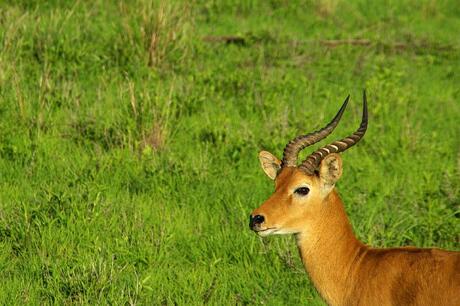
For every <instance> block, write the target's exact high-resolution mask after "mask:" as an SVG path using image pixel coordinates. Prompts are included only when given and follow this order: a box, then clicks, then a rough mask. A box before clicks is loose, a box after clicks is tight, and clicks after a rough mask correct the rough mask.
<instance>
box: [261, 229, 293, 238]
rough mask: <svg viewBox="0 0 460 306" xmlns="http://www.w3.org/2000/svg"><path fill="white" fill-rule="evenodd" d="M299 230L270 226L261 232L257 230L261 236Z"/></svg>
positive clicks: (284, 233)
mask: <svg viewBox="0 0 460 306" xmlns="http://www.w3.org/2000/svg"><path fill="white" fill-rule="evenodd" d="M295 233H297V232H295V231H290V230H284V229H278V228H269V229H266V230H263V231H260V232H257V234H258V235H259V236H260V237H266V236H270V235H287V234H295Z"/></svg>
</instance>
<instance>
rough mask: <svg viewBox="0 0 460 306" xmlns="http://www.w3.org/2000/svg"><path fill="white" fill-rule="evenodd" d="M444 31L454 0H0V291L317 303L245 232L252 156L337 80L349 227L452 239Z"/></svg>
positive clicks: (34, 300) (448, 41)
mask: <svg viewBox="0 0 460 306" xmlns="http://www.w3.org/2000/svg"><path fill="white" fill-rule="evenodd" d="M458 29H460V6H458V3H457V1H455V0H452V1H442V0H426V1H415V0H413V1H401V2H400V1H373V2H372V4H369V3H368V2H367V1H340V0H321V1H282V0H273V1H263V0H251V1H243V0H226V1H212V0H209V1H204V0H199V1H198V0H197V1H192V2H189V1H182V2H179V1H155V2H152V3H151V2H150V1H146V0H137V1H132V2H130V4H128V2H123V1H58V0H54V1H25V0H23V1H13V0H10V1H2V2H1V3H0V277H1V278H2V285H1V288H0V303H1V304H30V305H38V304H42V305H43V304H45V305H46V304H93V305H95V304H115V305H120V304H150V305H152V304H154V305H175V304H177V305H200V304H205V303H209V304H213V305H235V304H246V305H252V304H266V305H324V304H323V302H322V301H321V299H320V297H319V295H318V294H317V293H316V291H315V289H314V288H313V287H312V285H311V283H310V282H309V279H308V277H307V275H306V274H305V272H304V270H303V266H302V264H301V262H300V260H299V256H298V254H297V250H296V246H295V242H294V239H293V237H269V238H265V239H261V238H259V237H257V236H256V235H255V234H254V233H252V232H251V231H250V230H249V228H248V217H249V213H250V212H251V211H252V209H254V208H256V207H258V206H259V205H260V203H261V202H263V201H264V200H265V199H266V198H267V197H268V196H269V195H270V193H271V192H272V189H273V186H272V182H271V181H270V180H268V179H267V178H266V177H265V175H264V174H263V172H262V170H261V169H260V168H259V162H258V160H257V154H258V152H259V151H260V150H261V149H266V150H269V151H271V152H273V153H275V154H277V155H278V156H281V153H282V150H283V148H284V145H285V144H286V143H287V141H289V140H290V139H291V138H293V137H294V136H296V135H298V134H300V133H304V132H308V131H311V130H313V129H316V128H318V127H320V126H322V125H324V124H325V123H327V122H328V121H329V119H330V118H331V117H332V116H333V115H334V114H335V112H336V110H337V109H338V108H339V107H340V105H341V103H342V102H343V100H344V99H345V97H346V96H347V95H348V94H349V93H350V94H351V95H352V100H351V103H350V104H349V106H348V110H347V112H346V113H345V115H344V117H343V119H342V123H341V125H340V126H339V127H338V128H337V129H336V132H335V133H334V137H336V138H338V137H343V136H345V135H347V134H348V133H350V132H352V131H354V130H355V129H356V128H357V127H358V125H359V121H360V115H361V114H360V112H361V91H362V89H363V88H366V89H367V93H368V100H369V111H370V124H369V129H368V132H367V134H366V136H365V138H364V140H363V141H362V142H360V143H359V145H357V146H356V147H353V148H352V149H350V150H349V151H347V152H346V153H344V154H343V155H342V157H343V160H344V175H343V177H342V179H341V180H340V182H339V184H338V189H339V191H340V193H341V196H342V198H343V200H344V202H345V204H346V209H347V212H348V214H349V216H350V219H351V221H352V223H353V226H354V229H355V232H356V234H357V236H358V237H359V238H360V239H361V240H363V241H364V242H365V243H367V244H371V245H373V246H380V247H385V246H399V245H416V246H421V247H422V246H423V247H428V246H438V247H442V248H448V249H454V250H455V249H456V250H458V249H460V222H459V218H460V140H459V139H460V135H459V134H460V127H459V122H460V86H459V84H460V73H459V65H460V36H459V35H458V33H459V32H458ZM332 138H333V137H330V138H328V140H331V139H332ZM321 144H323V143H321ZM309 152H310V151H309V150H306V152H304V154H303V155H302V157H303V156H305V155H306V154H308V153H309Z"/></svg>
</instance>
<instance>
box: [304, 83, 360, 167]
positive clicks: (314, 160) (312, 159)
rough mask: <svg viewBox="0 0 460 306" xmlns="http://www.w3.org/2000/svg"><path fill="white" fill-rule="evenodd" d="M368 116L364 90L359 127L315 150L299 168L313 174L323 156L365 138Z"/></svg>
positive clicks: (348, 146)
mask: <svg viewBox="0 0 460 306" xmlns="http://www.w3.org/2000/svg"><path fill="white" fill-rule="evenodd" d="M367 118H368V116H367V98H366V91H363V117H362V119H361V125H360V126H359V129H358V130H357V131H356V132H354V133H353V134H351V135H350V136H348V137H346V138H343V139H341V140H338V141H334V142H333V143H331V144H328V145H327V146H324V147H322V148H321V149H319V150H317V151H315V152H314V153H312V154H311V155H310V156H308V157H307V159H305V160H304V161H303V162H302V164H301V165H300V166H299V169H302V170H304V171H306V172H307V173H308V174H309V175H313V173H314V172H315V170H316V169H317V168H318V166H319V164H320V163H321V161H322V160H323V158H324V157H326V155H328V154H330V153H339V152H343V151H345V150H346V149H348V148H350V147H352V146H354V145H355V144H357V143H358V142H359V141H360V140H361V138H363V136H364V133H366V130H367Z"/></svg>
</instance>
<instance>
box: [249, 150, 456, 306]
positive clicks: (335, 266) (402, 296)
mask: <svg viewBox="0 0 460 306" xmlns="http://www.w3.org/2000/svg"><path fill="white" fill-rule="evenodd" d="M336 158H337V159H339V161H340V158H339V157H336ZM330 159H331V160H333V161H334V157H333V158H330ZM337 165H338V168H340V171H341V161H340V163H339V164H337ZM329 167H330V164H328V165H326V166H325V167H324V168H329ZM324 171H326V172H327V171H329V170H328V169H326V170H324ZM323 174H324V173H323ZM340 174H341V173H339V175H338V177H339V176H340ZM338 177H337V179H338ZM327 178H328V176H327V173H326V174H324V175H322V174H321V175H320V174H318V175H314V176H309V175H306V174H305V173H303V172H302V171H300V170H299V169H298V168H295V167H286V168H283V169H282V170H281V172H280V173H279V174H278V175H277V177H276V180H275V185H276V186H275V193H274V194H273V195H272V196H271V197H270V198H269V199H268V200H267V201H266V202H265V203H264V204H263V205H262V206H261V207H259V208H258V209H256V210H255V211H254V212H253V216H254V215H259V214H260V215H263V216H264V217H265V222H264V225H263V227H262V228H260V229H259V230H258V232H259V234H261V235H264V229H271V230H267V232H266V233H267V234H271V233H282V234H285V233H295V234H296V237H297V244H298V248H299V252H300V256H301V258H302V262H303V264H304V266H305V269H306V271H307V273H308V274H309V276H310V278H311V280H312V281H313V283H314V285H315V287H316V288H317V290H318V291H319V293H320V294H321V296H322V297H323V298H324V299H325V300H326V301H327V303H328V304H330V305H453V306H454V305H455V306H458V305H460V253H459V252H453V251H445V250H440V249H421V248H414V247H402V248H388V249H375V248H371V247H368V246H366V245H364V244H363V243H361V242H360V241H359V240H358V239H357V238H356V237H355V235H354V234H353V230H352V227H351V225H350V222H349V220H348V217H347V215H346V212H345V209H344V206H343V203H342V201H341V199H340V197H339V195H338V193H337V191H336V190H335V188H333V187H332V188H333V189H331V190H328V188H327V186H328V185H327V182H325V179H327ZM334 183H335V181H334ZM302 184H307V185H308V186H309V188H310V194H309V195H308V199H305V198H299V197H297V196H296V195H295V194H293V193H292V190H293V189H294V188H296V186H299V185H302ZM325 186H326V187H325ZM325 192H326V194H325Z"/></svg>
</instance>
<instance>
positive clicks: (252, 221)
mask: <svg viewBox="0 0 460 306" xmlns="http://www.w3.org/2000/svg"><path fill="white" fill-rule="evenodd" d="M264 221H265V218H264V216H262V215H255V216H252V215H250V216H249V227H250V228H251V229H254V228H255V227H256V225H261V224H262V223H263V222H264Z"/></svg>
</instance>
